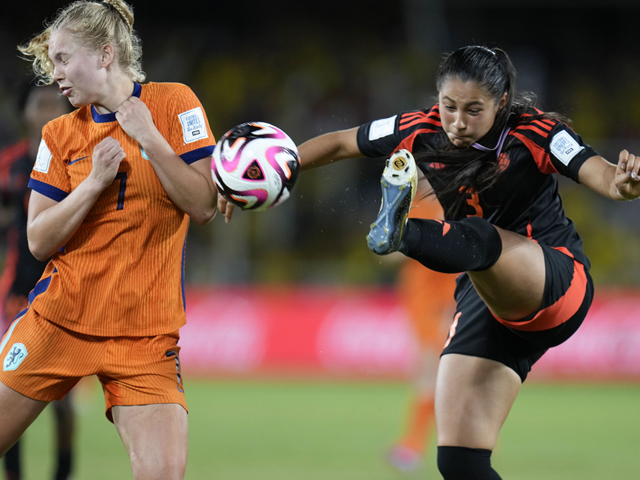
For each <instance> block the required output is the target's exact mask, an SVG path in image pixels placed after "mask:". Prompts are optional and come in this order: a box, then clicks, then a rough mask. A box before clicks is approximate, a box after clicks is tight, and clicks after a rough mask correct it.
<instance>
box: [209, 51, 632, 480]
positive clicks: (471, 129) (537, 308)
mask: <svg viewBox="0 0 640 480" xmlns="http://www.w3.org/2000/svg"><path fill="white" fill-rule="evenodd" d="M436 86H437V89H438V95H439V101H438V103H437V104H436V105H435V106H433V107H432V108H427V109H424V110H416V111H411V112H405V113H400V114H398V115H394V116H392V117H389V118H385V119H382V120H377V121H374V122H371V123H367V124H365V125H363V126H361V127H359V128H354V129H350V130H343V131H338V132H332V133H328V134H325V135H321V136H319V137H316V138H314V139H311V140H309V141H308V142H306V143H304V144H302V145H301V146H300V147H299V152H300V159H301V163H302V167H303V168H305V167H307V168H308V167H312V166H320V165H326V164H328V163H330V162H333V161H337V160H341V159H346V158H353V157H360V156H369V157H381V156H386V157H389V156H391V158H390V159H389V160H388V162H387V166H386V168H385V170H384V173H383V175H382V180H381V184H382V196H383V202H382V208H381V211H380V214H379V216H378V218H377V219H376V221H375V222H374V223H373V224H372V226H371V230H370V232H369V235H368V236H367V241H368V245H369V248H370V249H371V250H372V251H374V252H375V253H377V254H381V255H384V254H387V253H390V252H393V251H400V252H402V253H403V254H405V255H406V256H408V257H410V258H413V259H415V260H418V261H419V262H420V263H422V264H423V265H424V266H425V267H427V268H430V269H432V270H436V271H440V272H465V273H463V274H462V275H461V276H460V277H459V280H458V285H457V288H456V292H455V299H456V302H457V309H456V313H455V316H454V320H453V324H452V326H451V329H450V333H449V338H448V340H447V343H446V346H445V348H444V351H443V354H442V357H441V360H440V364H439V369H438V379H437V384H436V400H435V403H436V424H437V436H438V468H439V469H440V472H441V473H442V475H443V476H444V478H445V479H447V480H451V479H464V480H468V479H471V478H473V479H498V478H500V476H499V475H498V473H497V472H496V471H495V470H493V468H492V466H491V460H490V457H491V452H492V450H493V448H494V446H495V443H496V439H497V437H498V434H499V432H500V429H501V427H502V424H503V422H504V421H505V419H506V418H507V415H508V414H509V411H510V409H511V406H512V405H513V402H514V400H515V398H516V396H517V394H518V392H519V390H520V386H521V385H522V382H523V381H524V380H525V378H526V377H527V374H528V372H529V371H530V369H531V367H532V365H533V364H534V363H535V362H536V361H537V360H538V359H539V358H540V357H541V356H542V355H543V354H544V353H545V352H546V350H547V349H549V348H551V347H553V346H556V345H558V344H560V343H562V342H564V341H565V340H566V339H567V338H569V337H570V336H571V335H572V334H573V333H574V332H575V331H576V330H577V328H578V327H579V326H580V324H581V323H582V321H583V319H584V318H585V315H586V313H587V310H588V309H589V306H590V304H591V300H592V298H593V284H592V281H591V277H590V275H589V266H590V264H589V260H588V259H587V257H586V256H585V254H584V252H583V249H582V241H581V239H580V237H579V236H578V234H577V233H576V231H575V228H574V225H573V223H572V222H571V221H570V220H569V219H567V217H566V216H565V214H564V210H563V207H562V203H561V201H560V197H559V195H558V184H557V179H556V178H555V176H554V175H553V174H554V173H559V174H561V175H565V176H567V177H569V178H571V179H573V180H574V181H576V182H579V183H581V184H583V185H585V186H587V187H589V188H590V189H592V190H594V191H595V192H597V193H599V194H601V195H603V196H605V197H607V198H610V199H612V200H616V201H625V200H633V199H636V198H638V196H640V175H639V171H640V158H636V157H635V156H634V155H632V154H630V153H629V152H627V151H626V150H624V151H622V152H621V153H620V155H619V159H618V163H617V165H614V164H611V163H609V162H607V161H606V160H605V159H604V158H603V157H601V156H600V155H599V154H598V153H597V152H595V151H594V150H593V148H591V147H590V146H589V145H587V144H586V143H585V142H584V141H583V140H582V138H580V136H579V135H577V134H576V133H575V132H574V131H573V130H572V129H571V128H570V127H569V126H568V125H567V123H566V122H565V121H563V120H562V118H561V117H560V116H559V115H557V114H550V113H544V112H541V111H539V110H536V109H535V107H534V98H533V96H531V95H529V96H526V95H519V94H517V91H516V85H515V70H514V67H513V65H512V63H511V60H510V59H509V57H508V55H507V54H506V53H505V52H504V51H502V50H500V49H497V48H496V49H489V48H486V47H482V46H469V47H464V48H460V49H458V50H456V51H454V52H453V53H451V54H450V55H448V56H447V57H446V58H445V59H444V60H443V62H442V63H441V65H440V69H439V72H438V75H437V79H436ZM412 154H413V155H412ZM414 157H415V160H416V161H417V166H418V167H419V168H420V170H422V172H423V173H424V175H425V177H426V179H427V180H428V182H429V183H430V186H431V188H432V189H433V191H434V192H435V195H436V196H437V198H438V200H439V201H440V203H441V204H442V206H443V208H444V210H445V221H444V222H443V221H436V220H423V219H409V220H408V221H407V213H408V210H409V205H410V204H411V199H412V197H413V196H414V194H415V189H416V174H417V167H416V162H414ZM219 206H220V210H221V211H224V212H225V214H226V215H227V216H228V215H229V214H230V212H228V211H227V210H226V205H224V202H220V204H219ZM223 209H224V210H223ZM429 294H430V293H429V292H423V295H425V296H428V295H429Z"/></svg>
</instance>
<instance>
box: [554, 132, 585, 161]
mask: <svg viewBox="0 0 640 480" xmlns="http://www.w3.org/2000/svg"><path fill="white" fill-rule="evenodd" d="M550 150H551V153H553V154H554V155H555V157H556V158H557V159H558V160H560V161H561V162H562V163H564V164H565V165H569V162H570V161H571V160H572V159H573V157H575V156H576V155H577V154H578V152H579V151H580V150H584V147H583V146H582V145H580V144H579V143H578V142H577V141H576V139H575V138H573V137H572V136H571V135H569V132H567V131H566V130H562V131H560V132H558V133H556V134H555V135H554V136H553V138H552V139H551V147H550Z"/></svg>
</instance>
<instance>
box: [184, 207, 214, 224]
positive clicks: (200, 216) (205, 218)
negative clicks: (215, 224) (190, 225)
mask: <svg viewBox="0 0 640 480" xmlns="http://www.w3.org/2000/svg"><path fill="white" fill-rule="evenodd" d="M217 212H218V210H217V209H216V207H215V206H213V207H210V208H207V209H204V210H201V211H198V212H194V213H192V214H191V215H189V216H190V217H191V218H192V219H193V221H194V222H196V223H197V224H198V225H200V226H204V225H206V224H207V223H209V222H211V220H213V219H214V217H215V216H216V213H217Z"/></svg>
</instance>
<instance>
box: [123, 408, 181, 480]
mask: <svg viewBox="0 0 640 480" xmlns="http://www.w3.org/2000/svg"><path fill="white" fill-rule="evenodd" d="M112 413H113V423H114V424H115V425H116V428H117V430H118V433H119V434H120V438H121V439H122V443H124V446H125V448H126V450H127V453H128V454H129V459H130V460H131V468H132V470H133V477H134V478H135V480H182V479H183V478H184V474H185V470H186V467H187V441H188V426H187V412H186V410H185V409H184V408H183V407H182V406H181V405H178V404H172V403H171V404H154V405H140V406H114V407H112Z"/></svg>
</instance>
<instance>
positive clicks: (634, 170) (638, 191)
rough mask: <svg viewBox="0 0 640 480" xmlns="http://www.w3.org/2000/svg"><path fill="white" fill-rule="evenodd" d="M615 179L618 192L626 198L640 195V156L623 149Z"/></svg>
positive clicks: (631, 198)
mask: <svg viewBox="0 0 640 480" xmlns="http://www.w3.org/2000/svg"><path fill="white" fill-rule="evenodd" d="M613 181H614V184H615V187H616V190H617V191H618V194H619V195H620V196H621V197H622V198H624V199H625V200H634V199H636V198H638V197H640V157H636V156H635V155H633V154H631V153H629V152H628V151H627V150H622V151H621V152H620V156H619V158H618V166H617V167H616V175H615V178H614V180H613Z"/></svg>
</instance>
